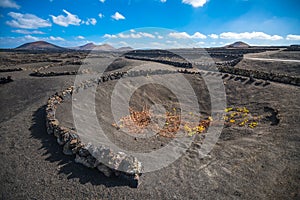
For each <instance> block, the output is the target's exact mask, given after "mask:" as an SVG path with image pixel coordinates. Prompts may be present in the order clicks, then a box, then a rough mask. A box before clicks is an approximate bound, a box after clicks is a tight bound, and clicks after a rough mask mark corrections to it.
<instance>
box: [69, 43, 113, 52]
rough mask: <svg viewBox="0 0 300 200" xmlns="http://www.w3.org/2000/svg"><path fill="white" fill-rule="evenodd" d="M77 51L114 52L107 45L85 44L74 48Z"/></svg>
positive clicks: (111, 47)
mask: <svg viewBox="0 0 300 200" xmlns="http://www.w3.org/2000/svg"><path fill="white" fill-rule="evenodd" d="M74 49H77V50H94V51H115V50H116V49H115V48H114V47H113V46H111V45H109V44H101V45H96V44H94V43H87V44H85V45H82V46H79V47H75V48H74Z"/></svg>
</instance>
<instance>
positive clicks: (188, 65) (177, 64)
mask: <svg viewBox="0 0 300 200" xmlns="http://www.w3.org/2000/svg"><path fill="white" fill-rule="evenodd" d="M125 58H127V59H134V60H143V61H152V62H159V63H162V64H167V65H173V66H174V67H182V68H193V66H192V64H191V63H189V62H176V61H171V60H164V59H158V58H150V57H141V56H131V55H125Z"/></svg>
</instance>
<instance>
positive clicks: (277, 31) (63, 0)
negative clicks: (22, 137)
mask: <svg viewBox="0 0 300 200" xmlns="http://www.w3.org/2000/svg"><path fill="white" fill-rule="evenodd" d="M299 2H300V1H299V0H277V1H276V0H0V11H1V14H0V23H1V30H0V47H16V46H19V45H21V44H23V43H25V42H32V41H37V40H45V41H48V42H51V43H54V44H57V45H61V46H77V45H82V44H85V43H87V42H94V43H96V44H100V43H110V44H112V45H114V46H118V47H119V46H133V47H139V45H140V44H146V43H147V45H150V46H153V47H155V46H157V47H158V46H161V47H173V46H174V47H177V46H180V45H182V44H187V46H189V45H190V46H196V45H199V46H203V47H207V46H223V45H225V44H228V43H231V42H234V41H238V40H241V41H245V42H247V43H250V44H253V45H287V44H299V43H300V11H299V10H300V3H299ZM146 27H152V28H146ZM190 41H193V42H192V43H191V42H190Z"/></svg>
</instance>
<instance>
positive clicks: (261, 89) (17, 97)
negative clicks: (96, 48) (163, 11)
mask: <svg viewBox="0 0 300 200" xmlns="http://www.w3.org/2000/svg"><path fill="white" fill-rule="evenodd" d="M280 53H281V52H277V54H273V56H271V57H272V58H274V56H275V55H278V54H280ZM287 54H288V52H287V51H284V55H282V56H279V57H278V58H285V59H289V58H291V59H298V58H299V56H295V52H293V55H287ZM298 55H299V52H298ZM0 56H1V69H17V68H22V71H10V72H6V71H5V70H4V71H1V72H0V77H7V76H11V77H12V80H13V81H12V82H8V83H5V84H1V85H0V96H1V97H0V105H1V115H0V133H1V134H0V158H1V162H0V168H1V170H0V191H1V193H0V195H1V196H0V197H1V198H2V199H255V198H256V199H298V198H299V195H300V185H299V182H300V176H299V174H300V168H299V166H300V157H299V155H300V154H299V153H300V145H299V141H300V133H299V130H300V127H299V124H300V121H299V119H300V116H299V108H300V101H299V90H300V89H299V87H298V86H293V85H289V84H281V83H275V82H269V83H268V84H265V80H264V81H262V80H250V79H249V77H246V78H244V79H241V77H239V76H236V75H229V76H224V77H223V79H222V80H223V81H224V84H225V89H226V98H227V105H228V106H229V107H243V106H245V107H247V108H248V109H249V110H250V112H253V113H258V114H264V113H267V115H268V116H270V117H269V118H268V120H266V121H264V122H262V123H259V124H258V126H257V127H256V128H254V129H250V128H248V127H239V126H228V127H225V128H224V129H223V131H222V133H221V135H220V138H219V140H218V142H217V144H216V145H215V146H214V148H213V150H212V151H211V152H210V153H209V155H207V156H206V157H204V158H201V159H200V158H199V154H198V150H199V148H201V146H199V145H194V146H192V147H191V148H190V149H189V150H188V151H187V152H186V153H185V154H184V155H183V156H182V157H180V158H179V159H178V160H176V161H175V162H173V163H172V164H171V165H169V166H167V167H165V168H163V169H160V170H158V171H154V172H149V173H145V174H143V175H142V177H141V182H140V185H139V187H138V188H134V187H131V186H130V184H128V182H127V181H126V180H124V179H121V178H118V177H111V178H107V177H105V176H104V175H103V174H101V173H100V172H99V171H97V170H95V169H88V168H86V167H84V166H82V165H81V164H77V163H75V162H74V157H72V156H66V155H64V154H63V153H62V148H61V147H60V146H59V145H58V144H57V143H56V139H55V137H54V136H52V135H48V134H47V133H46V127H45V104H46V102H47V99H48V98H49V96H51V95H53V94H54V93H55V92H57V91H61V90H63V89H65V88H67V87H69V86H70V85H72V84H73V83H74V80H75V76H74V75H66V76H51V77H35V76H30V74H31V73H33V72H34V71H35V70H41V71H46V72H51V67H53V71H54V72H57V71H58V72H60V71H68V70H73V67H74V68H78V65H77V64H76V62H74V60H75V61H77V60H81V59H83V58H85V57H86V53H80V52H77V53H70V52H67V53H60V54H56V53H51V54H38V55H37V54H24V53H22V52H21V53H16V52H9V53H7V52H1V53H0ZM97 56H98V55H93V57H97ZM101 56H102V57H103V60H104V58H105V57H107V56H115V55H112V54H111V55H107V54H105V55H100V56H98V58H101ZM144 62H146V63H149V61H135V60H124V58H122V59H118V62H115V63H113V64H112V65H111V69H112V70H113V69H117V68H120V69H119V70H124V69H127V67H128V66H134V67H135V66H139V65H142V64H143V63H144ZM251 62H253V63H251ZM255 62H258V61H251V60H243V61H241V62H240V63H239V64H238V67H245V68H248V67H249V68H250V67H254V66H261V68H256V69H257V70H263V71H264V70H265V71H268V70H273V66H274V70H275V71H276V70H277V71H280V73H287V74H289V73H292V75H295V76H299V73H300V72H299V67H297V65H296V64H295V63H293V64H292V65H289V64H286V63H284V65H283V63H281V62H277V63H273V64H270V63H267V64H266V66H265V67H264V63H263V62H262V63H260V64H259V65H257V64H256V63H255ZM70 63H71V64H70ZM252 64H253V65H252ZM49 65H50V66H49ZM99 65H101V64H99ZM154 65H157V64H154ZM103 66H104V65H103ZM277 66H284V67H277ZM64 67H65V68H64ZM290 67H291V68H290ZM185 76H186V77H187V78H188V79H189V80H190V81H191V82H192V83H193V84H194V85H197V84H200V85H201V80H200V79H199V76H197V75H193V74H191V75H189V74H187V75H185ZM207 76H211V77H214V76H216V74H208V75H207ZM113 82H114V81H109V82H106V83H104V84H103V85H99V87H98V96H97V97H96V102H97V112H98V113H101V114H99V121H101V120H102V121H103V123H104V124H105V123H106V125H105V127H106V130H107V131H112V132H113V128H114V127H112V126H110V120H108V119H109V117H107V118H103V116H104V117H105V116H109V111H110V110H109V109H107V107H108V105H109V104H108V103H107V102H108V100H109V98H108V97H109V95H105V94H109V93H110V91H111V90H112V88H113V86H114V83H113ZM196 88H197V87H196ZM198 89H199V88H198ZM148 90H153V91H151V92H152V93H153V92H154V89H153V88H151V86H150V88H148ZM199 90H201V89H199ZM157 91H159V93H158V94H156V96H151V95H149V94H148V95H147V98H148V100H149V101H150V100H154V99H155V98H156V97H159V95H160V94H164V90H162V89H161V90H157ZM142 94H143V92H142V91H141V92H137V93H136V95H137V97H139V96H141V95H142ZM162 96H164V95H162ZM200 96H201V95H200ZM202 98H203V99H205V96H204V97H202ZM138 99H140V98H136V100H134V99H133V103H134V102H137V103H138V101H137V100H138ZM202 104H203V106H204V107H205V106H206V107H207V105H206V104H207V103H203V102H202ZM70 105H71V104H70V102H69V103H68V102H65V104H63V105H62V106H61V107H60V108H59V109H60V110H59V109H58V114H57V117H58V118H59V119H60V120H61V121H62V123H66V124H68V125H69V126H72V116H71V115H70ZM101 116H102V118H101ZM116 134H118V132H116V131H115V132H113V134H111V135H110V137H116ZM115 142H116V143H117V144H119V145H121V146H123V147H124V148H126V146H127V147H130V146H131V145H128V144H133V145H132V146H134V147H135V148H140V147H141V146H144V145H145V144H147V141H142V140H134V139H132V138H125V139H124V138H122V139H119V138H118V139H116V140H115ZM139 142H143V143H139ZM164 142H166V141H164V139H163V138H158V139H153V143H151V145H150V144H149V145H148V146H147V148H149V149H150V148H159V145H160V144H161V143H164ZM158 144H159V145H158Z"/></svg>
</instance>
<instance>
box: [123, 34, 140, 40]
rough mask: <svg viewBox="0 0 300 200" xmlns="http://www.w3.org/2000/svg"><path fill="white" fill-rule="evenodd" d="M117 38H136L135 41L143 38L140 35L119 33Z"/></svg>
mask: <svg viewBox="0 0 300 200" xmlns="http://www.w3.org/2000/svg"><path fill="white" fill-rule="evenodd" d="M117 37H119V38H134V39H138V38H141V37H142V35H140V34H138V33H131V34H124V33H119V34H118V35H117Z"/></svg>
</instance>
